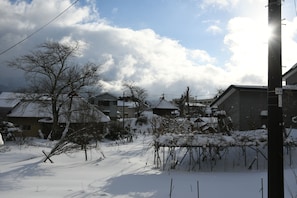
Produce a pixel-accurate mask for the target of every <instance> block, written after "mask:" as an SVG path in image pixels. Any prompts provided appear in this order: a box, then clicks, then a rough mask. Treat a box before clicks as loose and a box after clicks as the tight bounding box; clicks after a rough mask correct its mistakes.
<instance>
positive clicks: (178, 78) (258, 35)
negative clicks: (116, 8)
mask: <svg viewBox="0 0 297 198" xmlns="http://www.w3.org/2000/svg"><path fill="white" fill-rule="evenodd" d="M206 2H209V5H210V3H214V4H217V5H218V6H222V7H223V6H227V5H229V6H236V5H238V1H228V0H225V1H214V0H212V1H204V3H206ZM70 3H71V1H70V0H63V1H61V0H51V1H46V2H45V1H41V0H32V2H31V3H25V2H21V3H19V4H11V2H10V1H8V0H2V1H1V2H0V12H1V13H3V16H4V17H1V18H0V42H1V50H3V49H6V48H7V47H9V46H11V44H13V43H16V42H17V41H19V40H20V39H21V38H24V36H26V35H28V34H29V33H31V32H32V31H33V30H34V28H35V29H36V28H38V27H40V26H41V25H43V24H44V23H46V22H47V21H49V20H50V19H52V18H53V16H57V15H58V14H59V13H60V12H61V11H62V10H63V9H65V8H66V7H67V6H69V5H70ZM44 10H46V12H45V11H44ZM43 13H44V14H43ZM99 16H100V15H99V13H98V12H97V11H96V9H94V5H93V4H87V5H84V6H83V7H78V5H76V6H74V7H72V8H71V9H69V10H68V11H67V14H65V15H63V16H61V18H59V19H58V20H57V21H55V22H54V23H52V24H51V25H49V26H47V27H46V29H44V30H43V31H40V32H39V33H38V34H36V35H34V38H33V37H32V38H30V39H28V40H27V41H26V42H24V43H22V44H21V45H19V46H17V48H15V49H13V50H12V51H9V52H8V53H6V54H5V56H0V61H1V64H2V67H3V65H5V61H6V60H9V59H11V58H13V57H15V56H17V55H20V54H26V53H28V52H29V51H31V50H32V49H34V47H36V46H37V45H38V44H40V43H43V42H45V41H46V40H56V41H63V42H70V43H71V42H73V41H77V42H79V43H80V46H81V51H80V56H79V61H81V62H87V61H91V62H95V63H98V64H101V68H100V72H101V76H102V79H103V81H101V84H102V85H103V87H102V88H103V89H104V91H111V92H118V93H122V91H123V90H122V83H123V82H124V81H132V82H134V84H136V85H138V86H141V87H143V88H145V89H147V90H148V92H149V95H150V96H151V97H155V98H157V97H159V96H161V94H162V93H165V96H166V95H167V96H168V97H180V95H181V94H182V93H183V92H184V91H185V89H186V87H187V86H190V90H191V94H192V95H193V96H198V97H199V98H202V97H210V96H212V95H214V94H215V93H216V90H217V89H218V88H226V87H227V86H228V85H230V84H240V83H245V84H251V83H253V84H256V83H257V84H260V83H265V76H266V73H267V68H266V67H265V65H267V60H266V59H267V41H266V35H265V34H263V32H264V31H263V29H265V27H266V26H267V25H265V23H266V21H265V20H262V21H261V20H256V19H255V18H253V17H247V16H244V17H235V18H233V19H231V20H229V23H228V27H227V34H226V35H225V38H224V42H225V47H226V48H227V49H228V50H229V51H230V53H231V58H230V59H228V57H227V62H226V64H225V67H222V66H221V67H218V66H216V64H218V63H217V59H216V58H215V57H213V56H211V55H210V53H209V52H207V51H205V50H203V49H194V50H193V49H187V48H185V47H184V46H182V45H181V44H180V43H179V42H178V41H177V40H173V39H170V38H167V37H164V36H160V35H158V34H157V33H156V32H154V31H153V30H152V29H142V30H137V31H136V30H132V29H128V28H119V27H114V26H111V25H109V24H108V22H106V21H105V20H102V19H101V18H100V17H99ZM263 21H264V22H263ZM8 23H10V24H16V25H10V26H8V25H7V24H8ZM222 26H223V24H222V23H220V26H219V25H218V24H217V23H212V26H210V28H209V31H212V32H213V33H217V32H219V31H220V27H222ZM296 27H297V24H296V20H294V21H292V22H288V23H287V25H286V26H285V28H287V30H285V35H286V39H284V46H286V47H285V49H284V52H286V55H284V56H285V57H287V58H286V59H290V60H291V61H292V62H293V60H294V56H293V53H295V52H296V49H297V46H296V42H295V41H294V39H295V40H296ZM289 48H291V49H293V50H294V52H291V51H290V50H288V49H289ZM290 64H291V62H290ZM220 65H222V64H220ZM3 71H7V70H3ZM0 75H1V76H0V79H3V78H2V77H3V76H9V74H7V73H5V72H2V74H0ZM6 79H7V78H6Z"/></svg>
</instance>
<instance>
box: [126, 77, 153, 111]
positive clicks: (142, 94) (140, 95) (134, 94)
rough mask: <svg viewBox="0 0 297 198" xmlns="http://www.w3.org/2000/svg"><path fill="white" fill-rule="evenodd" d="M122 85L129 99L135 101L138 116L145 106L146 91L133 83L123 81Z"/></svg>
mask: <svg viewBox="0 0 297 198" xmlns="http://www.w3.org/2000/svg"><path fill="white" fill-rule="evenodd" d="M123 86H124V88H125V89H127V90H128V92H129V95H130V96H131V99H132V100H133V101H134V102H135V106H136V112H137V116H140V114H141V113H142V112H143V111H144V110H145V108H146V107H147V104H146V98H147V91H146V90H145V89H144V88H141V87H138V86H135V85H134V84H133V83H124V84H123Z"/></svg>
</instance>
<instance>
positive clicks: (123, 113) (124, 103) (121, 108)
mask: <svg viewBox="0 0 297 198" xmlns="http://www.w3.org/2000/svg"><path fill="white" fill-rule="evenodd" d="M117 106H118V112H119V114H120V115H119V116H120V117H124V118H135V117H136V116H137V110H136V109H137V108H136V106H137V102H133V101H130V100H125V99H124V100H118V102H117Z"/></svg>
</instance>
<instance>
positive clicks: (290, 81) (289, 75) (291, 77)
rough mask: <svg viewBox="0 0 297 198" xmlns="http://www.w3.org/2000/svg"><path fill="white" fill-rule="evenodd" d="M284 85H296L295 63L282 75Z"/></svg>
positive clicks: (296, 72)
mask: <svg viewBox="0 0 297 198" xmlns="http://www.w3.org/2000/svg"><path fill="white" fill-rule="evenodd" d="M283 81H285V83H286V85H297V63H296V64H295V65H293V67H291V69H289V70H288V71H287V72H286V73H284V74H283Z"/></svg>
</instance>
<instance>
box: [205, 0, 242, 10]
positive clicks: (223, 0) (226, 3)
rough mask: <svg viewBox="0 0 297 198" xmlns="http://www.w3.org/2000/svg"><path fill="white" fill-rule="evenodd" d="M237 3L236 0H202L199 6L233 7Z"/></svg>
mask: <svg viewBox="0 0 297 198" xmlns="http://www.w3.org/2000/svg"><path fill="white" fill-rule="evenodd" d="M237 3H238V0H203V1H202V4H201V7H202V8H207V7H209V6H211V7H218V8H220V9H221V8H230V7H234V6H235V5H236V4H237Z"/></svg>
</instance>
